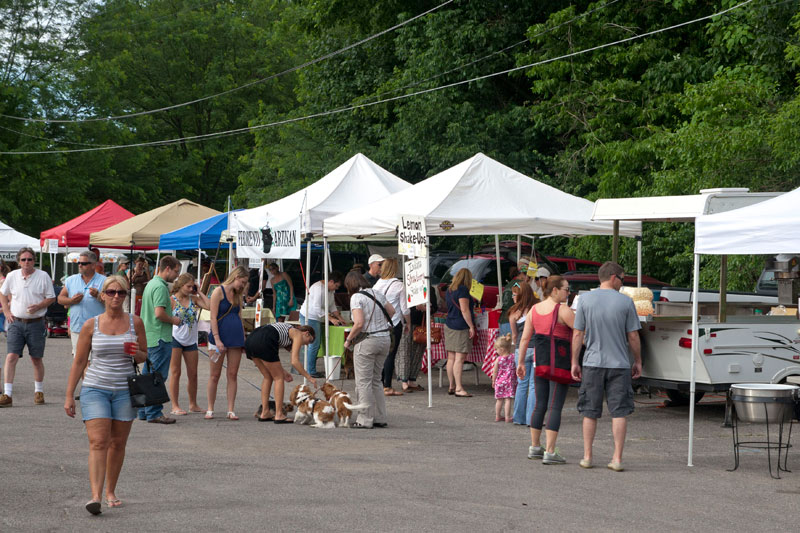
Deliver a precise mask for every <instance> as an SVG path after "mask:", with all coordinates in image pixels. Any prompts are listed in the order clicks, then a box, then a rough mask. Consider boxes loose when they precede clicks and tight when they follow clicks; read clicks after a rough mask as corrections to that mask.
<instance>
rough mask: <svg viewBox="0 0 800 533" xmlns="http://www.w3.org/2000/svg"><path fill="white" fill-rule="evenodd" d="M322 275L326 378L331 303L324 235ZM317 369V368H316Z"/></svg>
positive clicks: (326, 377) (326, 245) (324, 238)
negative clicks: (323, 286) (329, 307)
mask: <svg viewBox="0 0 800 533" xmlns="http://www.w3.org/2000/svg"><path fill="white" fill-rule="evenodd" d="M322 277H323V279H324V283H325V358H324V359H323V361H324V362H325V379H326V380H327V379H328V361H329V359H328V356H329V355H330V350H329V346H330V329H329V327H330V324H329V322H328V306H329V305H330V302H329V299H330V295H329V294H328V292H329V291H328V238H327V237H322ZM314 370H316V368H315V369H314Z"/></svg>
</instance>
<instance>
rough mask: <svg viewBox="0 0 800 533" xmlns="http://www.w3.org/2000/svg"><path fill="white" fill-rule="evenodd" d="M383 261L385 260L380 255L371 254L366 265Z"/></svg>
mask: <svg viewBox="0 0 800 533" xmlns="http://www.w3.org/2000/svg"><path fill="white" fill-rule="evenodd" d="M384 261H386V259H384V258H383V256H382V255H380V254H372V255H371V256H369V260H368V261H367V264H368V265H371V264H372V263H382V262H384Z"/></svg>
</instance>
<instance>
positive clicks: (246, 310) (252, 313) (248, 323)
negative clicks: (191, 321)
mask: <svg viewBox="0 0 800 533" xmlns="http://www.w3.org/2000/svg"><path fill="white" fill-rule="evenodd" d="M210 320H211V311H209V310H208V309H203V310H202V311H200V324H201V327H200V331H211V329H210V328H209V329H208V330H206V329H205V327H202V326H203V322H205V323H206V324H208V323H209V321H210ZM242 322H243V323H244V329H245V331H246V332H248V333H249V332H251V331H253V330H254V329H255V328H256V327H258V326H263V325H266V324H272V323H273V322H275V317H274V316H273V314H272V310H271V309H262V310H261V324H258V325H256V323H255V322H256V308H255V307H243V308H242Z"/></svg>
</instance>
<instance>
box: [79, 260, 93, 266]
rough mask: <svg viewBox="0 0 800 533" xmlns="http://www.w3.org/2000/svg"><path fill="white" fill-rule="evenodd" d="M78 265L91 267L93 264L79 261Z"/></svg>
mask: <svg viewBox="0 0 800 533" xmlns="http://www.w3.org/2000/svg"><path fill="white" fill-rule="evenodd" d="M78 264H79V265H80V266H86V265H91V264H92V262H91V261H78Z"/></svg>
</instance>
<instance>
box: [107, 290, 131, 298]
mask: <svg viewBox="0 0 800 533" xmlns="http://www.w3.org/2000/svg"><path fill="white" fill-rule="evenodd" d="M103 292H104V293H106V296H108V297H109V298H113V297H114V296H119V297H120V298H125V297H126V296H127V295H128V291H126V290H125V289H123V290H121V291H115V290H114V289H107V290H105V291H103Z"/></svg>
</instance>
